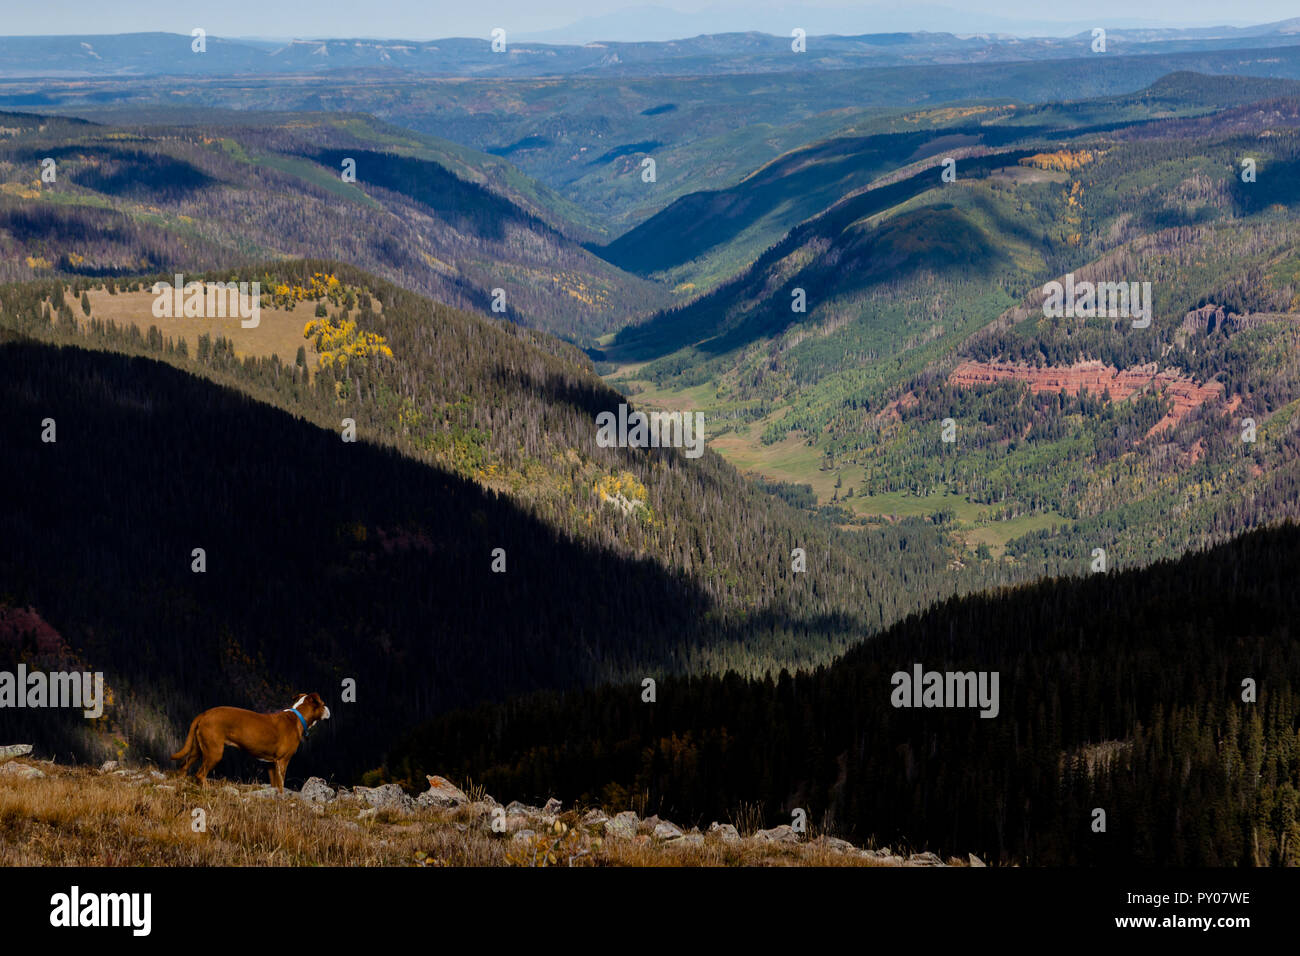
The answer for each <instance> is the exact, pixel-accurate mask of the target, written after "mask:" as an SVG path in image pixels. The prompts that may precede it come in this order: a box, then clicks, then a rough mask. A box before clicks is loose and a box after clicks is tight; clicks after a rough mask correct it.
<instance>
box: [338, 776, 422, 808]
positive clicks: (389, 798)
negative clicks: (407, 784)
mask: <svg viewBox="0 0 1300 956" xmlns="http://www.w3.org/2000/svg"><path fill="white" fill-rule="evenodd" d="M353 792H354V793H355V794H356V795H357V796H358V797H360V798H361V799H362V800H363V801H364V802H366V803H367V804H369V805H370V807H371V808H372V809H375V810H395V811H396V812H398V813H410V812H411V811H412V810H414V809H415V801H414V800H412V799H411V796H410V794H408V793H407V792H406V791H405V790H403V789H402V788H401V787H399V786H398V785H397V784H395V783H386V784H384V785H383V786H382V787H357V788H355V789H354V791H353Z"/></svg>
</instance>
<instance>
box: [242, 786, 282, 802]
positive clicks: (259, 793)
mask: <svg viewBox="0 0 1300 956" xmlns="http://www.w3.org/2000/svg"><path fill="white" fill-rule="evenodd" d="M248 796H250V797H258V798H262V799H270V800H274V799H275V798H276V797H278V796H280V791H279V790H277V789H275V787H262V788H261V789H260V790H254V791H252V792H251V793H249V794H248Z"/></svg>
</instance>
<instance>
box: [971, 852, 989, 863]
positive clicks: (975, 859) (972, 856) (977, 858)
mask: <svg viewBox="0 0 1300 956" xmlns="http://www.w3.org/2000/svg"><path fill="white" fill-rule="evenodd" d="M966 862H967V863H969V864H970V865H971V866H987V865H988V864H986V863H985V862H984V861H983V860H981V859H980V858H979V857H977V856H976V855H975V854H974V853H967V854H966Z"/></svg>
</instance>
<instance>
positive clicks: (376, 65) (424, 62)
mask: <svg viewBox="0 0 1300 956" xmlns="http://www.w3.org/2000/svg"><path fill="white" fill-rule="evenodd" d="M647 9H653V8H647ZM801 23H802V20H801V19H800V18H797V17H796V18H793V19H792V20H791V26H792V29H793V28H794V27H795V26H798V27H799V28H800V29H803V30H804V31H805V32H806V33H807V34H808V40H807V50H806V52H804V53H800V54H795V53H793V52H792V50H791V39H790V35H789V32H788V31H787V32H784V33H783V34H781V35H774V34H769V33H759V32H748V33H709V34H702V35H698V36H694V37H691V38H689V39H673V40H646V41H639V42H591V43H585V44H581V45H576V44H561V43H543V42H537V41H536V40H531V39H529V40H525V39H524V38H523V37H520V38H512V37H511V36H510V35H509V34H508V33H507V35H506V47H505V50H504V51H502V52H494V51H493V49H492V41H491V40H490V38H488V37H480V38H463V37H461V38H457V37H453V38H447V39H439V40H429V41H421V40H382V39H379V40H376V39H296V40H291V41H288V42H271V41H263V40H249V39H240V40H230V39H224V38H221V37H218V36H208V37H206V47H205V49H204V51H203V52H201V53H199V52H195V51H194V50H193V49H192V42H193V41H192V39H191V37H189V36H185V35H181V34H172V33H125V34H118V35H113V36H22V37H4V38H0V77H8V78H15V77H79V76H86V77H92V76H150V75H225V74H232V73H237V74H254V75H275V74H285V73H324V72H329V71H333V70H349V71H357V70H373V71H382V72H384V73H391V72H393V71H401V72H409V73H417V74H426V75H435V76H476V77H479V76H483V77H499V76H549V75H571V74H606V73H610V74H626V75H646V74H657V75H685V74H701V73H704V74H732V73H754V72H774V71H788V70H791V69H794V68H796V67H798V68H803V69H808V68H811V69H835V68H845V67H853V66H859V67H860V66H873V65H881V66H896V65H903V64H914V65H925V64H945V63H972V62H1014V61H1025V60H1042V59H1053V58H1069V57H1075V56H1091V55H1097V54H1094V53H1093V52H1092V50H1091V44H1092V28H1091V27H1088V28H1086V29H1084V30H1081V31H1079V32H1076V33H1073V34H1071V35H1069V36H1040V37H1030V38H1024V37H1018V36H1014V35H1010V34H1002V33H987V32H985V33H971V34H966V33H953V32H941V33H928V32H879V33H864V34H861V35H856V36H843V35H837V34H832V33H825V34H821V33H819V31H818V27H817V24H816V23H815V22H812V21H810V24H811V25H802V26H800V24H801ZM825 26H829V24H826V25H825ZM823 28H824V27H823ZM648 35H656V34H655V33H653V32H651V33H648ZM1106 40H1107V53H1108V54H1119V53H1122V54H1128V55H1133V54H1157V53H1170V52H1187V51H1196V50H1207V51H1208V50H1231V49H1251V48H1258V47H1270V46H1281V45H1293V44H1300V18H1296V19H1290V20H1284V21H1280V22H1277V23H1270V24H1263V25H1260V26H1254V27H1244V28H1238V27H1213V28H1208V27H1198V28H1190V29H1167V28H1145V27H1137V28H1124V27H1118V28H1115V29H1112V30H1110V31H1109V32H1108V34H1107V38H1106ZM794 56H798V57H799V59H798V60H794V59H792V57H794Z"/></svg>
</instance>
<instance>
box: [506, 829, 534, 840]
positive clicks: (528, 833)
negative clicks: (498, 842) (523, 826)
mask: <svg viewBox="0 0 1300 956" xmlns="http://www.w3.org/2000/svg"><path fill="white" fill-rule="evenodd" d="M536 835H537V834H536V833H535V832H534V831H532V830H517V831H515V835H514V836H512V837H511V838H510V839H512V840H515V841H517V842H519V843H522V842H524V841H525V840H531V839H532V838H533V837H535V836H536Z"/></svg>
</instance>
